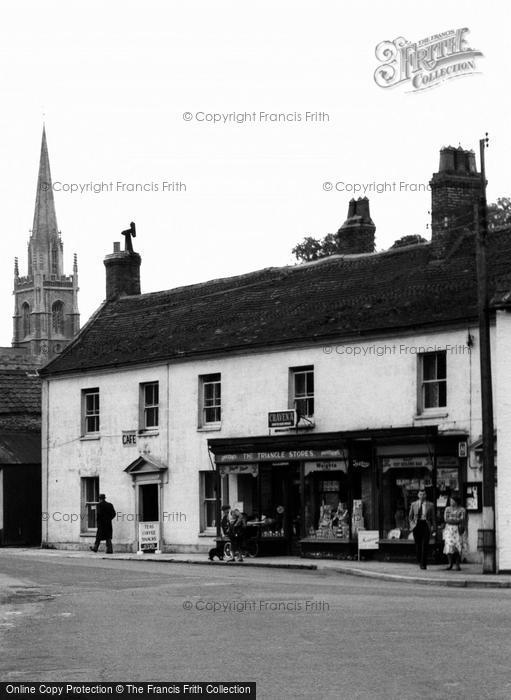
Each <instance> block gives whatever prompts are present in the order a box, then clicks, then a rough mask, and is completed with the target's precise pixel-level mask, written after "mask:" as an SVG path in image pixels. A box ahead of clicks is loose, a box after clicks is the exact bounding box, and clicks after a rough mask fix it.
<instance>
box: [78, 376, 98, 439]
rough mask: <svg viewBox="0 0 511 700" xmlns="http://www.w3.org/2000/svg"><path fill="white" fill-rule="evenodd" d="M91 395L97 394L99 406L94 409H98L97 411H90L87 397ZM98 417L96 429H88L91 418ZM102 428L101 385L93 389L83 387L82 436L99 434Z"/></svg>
mask: <svg viewBox="0 0 511 700" xmlns="http://www.w3.org/2000/svg"><path fill="white" fill-rule="evenodd" d="M89 396H97V407H96V406H93V409H96V408H97V410H96V411H95V412H91V413H88V408H87V399H88V397H89ZM90 419H92V420H94V419H97V428H96V429H95V430H88V426H89V420H90ZM100 428H101V403H100V391H99V387H93V388H91V389H82V436H83V437H89V436H99V434H100Z"/></svg>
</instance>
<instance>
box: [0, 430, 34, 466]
mask: <svg viewBox="0 0 511 700" xmlns="http://www.w3.org/2000/svg"><path fill="white" fill-rule="evenodd" d="M40 463H41V434H40V433H34V432H19V433H18V432H12V433H6V432H2V433H0V464H40Z"/></svg>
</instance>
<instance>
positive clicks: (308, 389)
mask: <svg viewBox="0 0 511 700" xmlns="http://www.w3.org/2000/svg"><path fill="white" fill-rule="evenodd" d="M290 385H291V386H290V393H291V396H290V405H291V407H292V408H295V409H296V412H297V413H298V418H300V417H302V416H303V417H306V418H312V417H313V416H314V367H313V366H312V365H309V366H307V367H292V368H291V369H290Z"/></svg>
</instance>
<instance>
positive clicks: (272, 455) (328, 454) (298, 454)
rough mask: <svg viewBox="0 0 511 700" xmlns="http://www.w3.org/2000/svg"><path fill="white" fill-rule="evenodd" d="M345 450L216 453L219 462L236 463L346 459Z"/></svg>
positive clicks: (216, 460) (216, 459)
mask: <svg viewBox="0 0 511 700" xmlns="http://www.w3.org/2000/svg"><path fill="white" fill-rule="evenodd" d="M344 457H345V455H344V452H343V450H340V449H337V450H335V449H334V450H277V451H275V452H236V453H232V454H223V455H215V462H216V463H217V464H236V463H244V462H245V463H246V462H289V461H292V460H309V459H314V460H320V461H324V460H328V459H344Z"/></svg>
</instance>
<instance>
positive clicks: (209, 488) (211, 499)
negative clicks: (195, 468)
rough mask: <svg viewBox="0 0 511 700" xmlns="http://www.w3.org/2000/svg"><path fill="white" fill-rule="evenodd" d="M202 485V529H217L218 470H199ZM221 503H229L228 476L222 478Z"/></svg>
mask: <svg viewBox="0 0 511 700" xmlns="http://www.w3.org/2000/svg"><path fill="white" fill-rule="evenodd" d="M199 480H200V483H199V487H200V531H201V532H206V531H207V530H210V531H213V530H215V531H216V483H217V481H216V480H217V473H216V471H213V470H209V471H201V472H199ZM220 488H221V496H222V497H221V505H223V504H224V503H229V493H228V481H227V477H222V478H221V480H220Z"/></svg>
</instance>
